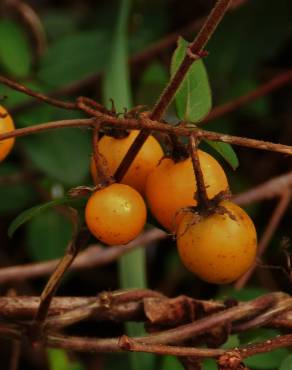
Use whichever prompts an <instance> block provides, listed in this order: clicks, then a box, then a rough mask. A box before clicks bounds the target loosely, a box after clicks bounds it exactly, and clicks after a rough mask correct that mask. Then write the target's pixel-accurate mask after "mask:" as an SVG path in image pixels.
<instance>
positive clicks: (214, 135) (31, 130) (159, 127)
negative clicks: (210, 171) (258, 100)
mask: <svg viewBox="0 0 292 370" xmlns="http://www.w3.org/2000/svg"><path fill="white" fill-rule="evenodd" d="M95 115H96V117H97V118H100V119H102V122H103V124H104V125H107V124H108V125H113V126H115V127H116V128H124V129H139V128H140V129H141V127H142V128H145V129H146V130H155V131H160V132H166V133H170V134H175V135H180V136H191V135H193V134H194V133H195V135H196V137H197V138H200V139H204V138H205V139H208V140H211V141H222V142H224V143H229V144H233V145H238V146H243V147H246V148H254V149H260V150H267V151H271V152H278V153H283V154H287V155H292V147H291V146H289V145H282V144H276V143H271V142H268V141H262V140H255V139H249V138H245V137H239V136H231V135H226V134H221V133H218V132H212V131H206V130H200V129H197V128H196V129H194V128H187V127H184V126H179V127H173V126H171V125H170V124H165V123H161V122H158V121H151V120H150V121H149V120H148V121H147V120H143V121H140V120H136V119H119V118H115V117H111V116H108V115H106V114H102V113H98V112H97V111H95ZM95 122H96V120H95V119H87V120H86V119H76V120H64V121H56V122H48V123H43V124H40V125H34V126H32V127H26V128H21V129H17V130H13V131H10V132H6V133H4V134H0V141H1V140H5V139H9V138H11V137H20V136H26V135H31V134H35V133H39V132H44V131H48V130H55V129H57V128H64V127H94V124H95ZM141 132H144V130H142V131H141Z"/></svg>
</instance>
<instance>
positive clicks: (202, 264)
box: [177, 201, 257, 284]
mask: <svg viewBox="0 0 292 370" xmlns="http://www.w3.org/2000/svg"><path fill="white" fill-rule="evenodd" d="M220 205H221V206H223V207H225V209H226V210H227V211H228V212H229V213H230V214H232V216H233V218H234V219H232V218H231V217H230V215H228V213H224V214H217V213H214V214H212V215H211V216H208V217H206V218H204V219H202V220H201V221H200V222H199V223H197V224H194V223H193V220H194V215H193V214H192V213H191V212H187V213H185V215H184V216H183V218H182V220H181V222H180V224H179V227H178V231H177V247H178V252H179V255H180V258H181V260H182V262H183V264H184V265H185V267H186V268H187V269H188V270H190V271H191V272H193V273H194V274H195V275H197V276H198V277H200V278H201V279H202V280H205V281H207V282H210V283H214V284H227V283H230V282H232V281H235V280H237V279H238V278H239V277H240V276H241V275H243V274H244V273H245V272H246V271H247V270H248V269H249V268H250V267H251V266H252V264H253V262H254V260H255V257H256V250H257V234H256V230H255V227H254V224H253V222H252V220H251V219H250V218H249V216H248V215H247V214H246V212H245V211H244V210H243V209H242V208H240V207H239V206H237V205H236V204H234V203H232V202H229V201H223V202H221V203H220Z"/></svg>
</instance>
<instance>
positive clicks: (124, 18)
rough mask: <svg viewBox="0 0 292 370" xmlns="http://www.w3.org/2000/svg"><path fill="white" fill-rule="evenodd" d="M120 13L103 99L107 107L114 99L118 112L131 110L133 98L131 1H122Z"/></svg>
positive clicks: (104, 83)
mask: <svg viewBox="0 0 292 370" xmlns="http://www.w3.org/2000/svg"><path fill="white" fill-rule="evenodd" d="M120 4H121V5H120V12H119V15H118V20H117V23H116V29H115V31H114V35H113V39H112V42H111V44H112V48H111V52H110V60H109V62H108V66H107V68H106V71H105V77H104V81H103V97H104V103H105V105H106V106H108V107H110V106H111V101H110V99H113V101H114V103H115V107H116V109H117V111H118V112H122V111H123V110H124V108H130V106H131V105H132V97H131V90H130V79H129V68H128V34H127V30H128V27H127V24H128V17H129V13H130V6H131V0H122V1H121V3H120Z"/></svg>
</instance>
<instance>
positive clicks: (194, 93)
mask: <svg viewBox="0 0 292 370" xmlns="http://www.w3.org/2000/svg"><path fill="white" fill-rule="evenodd" d="M187 46H188V43H187V41H185V40H184V39H183V38H179V40H178V46H177V48H176V50H175V52H174V54H173V57H172V61H171V76H174V74H175V72H176V71H177V70H178V68H179V66H180V64H181V62H182V61H183V59H184V57H185V54H186V49H187ZM175 102H176V109H177V114H178V117H179V118H180V119H181V120H184V121H188V122H195V123H196V122H199V121H201V120H202V119H203V118H204V117H206V115H207V114H208V113H209V112H210V110H211V107H212V94H211V89H210V85H209V79H208V75H207V72H206V69H205V66H204V63H203V61H202V60H201V59H200V60H197V61H196V62H194V63H193V64H192V66H191V67H190V69H189V71H188V73H187V74H186V76H185V79H184V81H183V82H182V84H181V86H180V88H179V89H178V91H177V93H176V96H175Z"/></svg>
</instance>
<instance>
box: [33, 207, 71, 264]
mask: <svg viewBox="0 0 292 370" xmlns="http://www.w3.org/2000/svg"><path fill="white" fill-rule="evenodd" d="M72 232H73V225H72V223H71V221H70V220H69V219H68V218H65V217H64V216H63V215H61V214H59V213H57V212H56V211H55V210H53V209H47V210H45V211H43V212H42V213H41V214H39V215H38V216H37V217H34V218H32V219H31V220H30V221H29V223H28V224H27V237H26V241H27V247H28V250H29V253H30V256H31V257H32V259H33V260H34V261H44V260H50V259H55V258H59V257H62V256H63V255H64V253H65V250H66V247H67V245H68V243H69V241H70V239H71V238H72Z"/></svg>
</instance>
